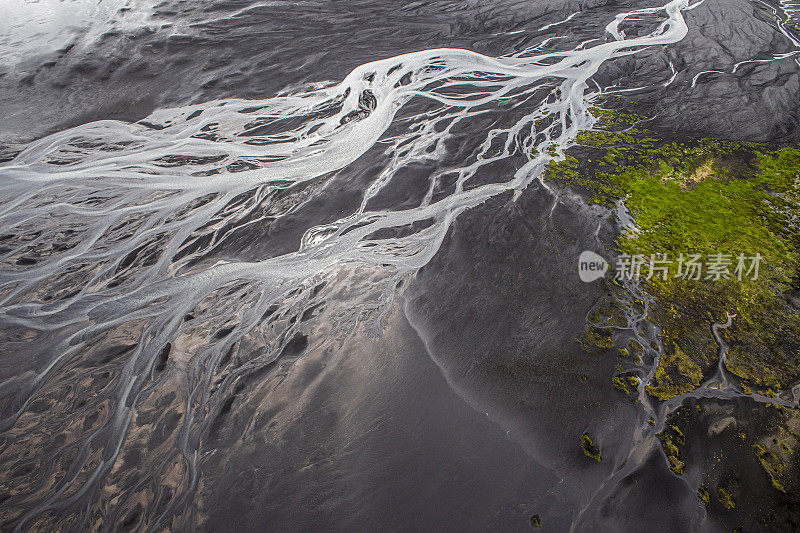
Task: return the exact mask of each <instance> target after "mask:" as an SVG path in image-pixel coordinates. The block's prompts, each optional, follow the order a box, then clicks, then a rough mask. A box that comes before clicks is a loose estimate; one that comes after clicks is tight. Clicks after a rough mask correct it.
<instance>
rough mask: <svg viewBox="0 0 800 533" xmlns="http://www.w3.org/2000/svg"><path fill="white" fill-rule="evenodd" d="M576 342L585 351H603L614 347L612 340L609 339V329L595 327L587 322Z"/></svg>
mask: <svg viewBox="0 0 800 533" xmlns="http://www.w3.org/2000/svg"><path fill="white" fill-rule="evenodd" d="M578 342H579V343H580V344H581V345H582V346H583V348H584V349H585V350H586V351H587V352H598V351H605V350H610V349H611V348H613V347H614V341H613V340H612V339H611V331H610V330H608V329H602V328H597V327H595V326H593V325H591V324H588V325H587V326H586V328H584V330H583V333H582V335H581V338H580V339H578Z"/></svg>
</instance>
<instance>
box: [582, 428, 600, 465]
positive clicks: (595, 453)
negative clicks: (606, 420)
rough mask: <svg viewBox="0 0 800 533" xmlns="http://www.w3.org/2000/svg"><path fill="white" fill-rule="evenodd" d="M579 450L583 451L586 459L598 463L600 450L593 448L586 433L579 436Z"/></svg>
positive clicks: (592, 443) (590, 439)
mask: <svg viewBox="0 0 800 533" xmlns="http://www.w3.org/2000/svg"><path fill="white" fill-rule="evenodd" d="M581 450H583V454H584V455H585V456H586V457H589V458H590V459H594V460H595V461H598V462H600V460H601V457H600V448H598V447H597V446H595V444H594V441H593V440H592V437H591V436H590V435H589V434H588V433H584V434H583V435H581Z"/></svg>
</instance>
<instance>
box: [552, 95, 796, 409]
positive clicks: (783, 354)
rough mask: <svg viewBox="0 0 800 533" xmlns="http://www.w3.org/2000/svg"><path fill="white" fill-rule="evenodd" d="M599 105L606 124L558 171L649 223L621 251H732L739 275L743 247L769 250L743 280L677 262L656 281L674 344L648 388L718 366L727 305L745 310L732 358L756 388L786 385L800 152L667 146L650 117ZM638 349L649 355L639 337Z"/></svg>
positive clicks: (672, 391)
mask: <svg viewBox="0 0 800 533" xmlns="http://www.w3.org/2000/svg"><path fill="white" fill-rule="evenodd" d="M608 103H609V102H604V105H605V104H608ZM612 103H613V102H612ZM591 112H592V114H593V115H594V116H595V117H596V118H597V120H598V123H597V130H596V131H588V132H582V133H581V134H580V135H579V136H578V137H577V139H576V144H577V145H578V146H576V147H575V148H573V149H570V151H569V153H568V154H567V157H566V159H564V160H563V161H560V162H553V163H551V165H550V167H549V168H548V170H547V172H546V179H553V180H561V181H564V182H566V183H568V184H570V185H571V186H573V187H574V188H576V189H578V190H581V191H584V192H586V194H587V196H588V197H589V199H590V201H592V202H596V203H601V204H605V205H611V204H612V203H614V202H616V201H618V200H621V199H622V200H624V203H625V206H626V207H627V208H628V210H629V212H630V214H631V216H632V217H633V219H634V220H635V223H636V226H637V228H638V231H637V232H636V233H627V234H624V235H621V236H620V237H619V239H618V242H617V245H618V249H619V251H620V252H622V253H626V254H644V255H645V256H649V255H650V254H655V253H659V254H662V253H666V254H668V255H669V257H670V258H672V259H673V260H674V259H677V257H678V256H679V254H700V255H701V256H702V257H703V258H707V257H708V256H709V255H710V254H714V253H722V254H726V255H729V256H731V258H732V260H733V264H731V265H730V267H729V268H730V271H731V273H733V271H734V270H735V268H736V263H737V256H738V255H739V254H744V255H745V256H747V257H750V256H752V255H754V254H756V253H758V254H761V255H762V256H763V261H762V263H761V267H760V271H759V278H758V279H757V280H752V279H749V278H748V277H747V275H746V273H744V272H743V274H744V276H743V278H744V279H742V280H738V279H735V276H734V279H728V280H725V279H722V280H706V279H701V280H697V281H695V280H685V279H682V278H679V277H677V278H676V277H675V275H676V274H677V269H678V263H677V261H674V262H673V264H672V265H671V266H670V267H669V270H668V276H667V278H666V279H661V278H659V277H653V278H652V279H650V280H648V281H647V283H646V289H647V290H648V292H649V293H650V294H651V295H653V296H655V297H656V302H657V303H656V305H655V306H653V308H652V316H651V317H650V319H651V320H653V321H654V322H656V323H658V324H659V325H661V326H662V331H663V339H662V340H663V341H664V342H663V344H664V347H665V349H666V351H667V353H666V354H665V356H664V357H662V364H661V365H659V368H658V369H657V372H656V376H655V379H654V382H653V383H650V384H649V385H648V389H647V390H648V392H650V394H652V395H653V396H655V397H656V398H658V399H660V400H666V399H669V398H672V397H674V396H676V395H680V394H685V393H686V392H690V391H691V390H692V389H693V388H694V387H696V386H697V384H698V383H699V380H698V379H697V376H698V375H700V376H702V374H703V373H704V372H706V371H707V370H709V369H711V368H712V366H713V365H714V364H715V363H716V350H717V347H716V344H715V342H714V339H713V337H712V335H711V333H710V331H709V326H710V324H711V323H712V322H715V321H724V319H725V315H724V311H729V312H730V313H732V314H736V315H737V318H736V321H735V327H733V328H730V329H728V330H725V331H724V333H723V334H724V336H725V339H726V342H728V344H729V345H730V349H729V351H728V358H727V363H726V364H727V366H728V369H729V370H730V371H731V373H733V374H734V375H736V376H738V377H739V378H740V380H741V383H742V385H743V386H744V387H751V386H757V387H760V388H761V389H763V391H764V392H766V393H768V389H772V391H773V393H774V391H775V390H778V389H780V388H783V387H785V386H787V385H788V384H790V383H793V382H794V381H796V380H797V379H798V378H800V365H798V364H797V362H796V355H797V354H796V352H797V346H800V313H798V312H797V309H795V308H794V307H792V306H791V305H789V304H787V302H786V300H785V299H784V298H783V297H782V296H781V294H782V293H783V292H786V291H787V290H788V289H789V287H790V284H791V282H792V280H793V279H800V276H798V275H797V272H798V266H799V265H800V259H799V255H800V254H798V249H800V227H799V226H800V225H799V224H798V222H797V221H798V220H800V180H798V176H800V150H797V149H793V148H783V149H779V150H769V149H767V148H765V147H764V146H760V145H756V144H752V143H735V142H726V141H718V140H710V139H705V140H699V141H693V142H690V143H677V142H661V141H659V140H658V139H656V138H655V137H654V136H653V135H651V134H650V133H649V132H648V131H646V130H644V129H641V128H639V127H638V126H637V123H638V122H639V121H641V119H642V118H643V117H641V116H638V115H636V114H632V113H627V112H625V111H619V110H614V109H601V108H598V107H594V108H592V109H591ZM573 154H576V155H578V156H580V157H575V155H573ZM628 352H630V354H631V355H633V356H634V357H636V356H637V355H640V354H637V353H634V350H633V349H632V348H631V346H630V345H629V347H628ZM624 355H625V354H623V356H624ZM675 363H679V364H675Z"/></svg>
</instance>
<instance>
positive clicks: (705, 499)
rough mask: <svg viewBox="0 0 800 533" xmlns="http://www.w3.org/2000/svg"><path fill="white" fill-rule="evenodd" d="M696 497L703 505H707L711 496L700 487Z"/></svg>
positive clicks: (705, 489)
mask: <svg viewBox="0 0 800 533" xmlns="http://www.w3.org/2000/svg"><path fill="white" fill-rule="evenodd" d="M697 496H698V497H699V498H700V501H702V502H703V503H705V504H708V502H710V501H711V494H710V493H709V492H708V489H707V488H705V487H700V488H699V489H697Z"/></svg>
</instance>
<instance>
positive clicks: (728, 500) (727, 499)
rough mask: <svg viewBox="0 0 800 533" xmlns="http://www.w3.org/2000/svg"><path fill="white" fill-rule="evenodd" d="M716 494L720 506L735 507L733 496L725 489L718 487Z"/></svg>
mask: <svg viewBox="0 0 800 533" xmlns="http://www.w3.org/2000/svg"><path fill="white" fill-rule="evenodd" d="M717 495H718V499H719V503H721V504H722V506H723V507H725V508H726V509H733V508H734V507H736V502H735V501H733V497H732V496H731V494H730V492H728V491H727V490H725V489H723V488H722V487H720V488H718V489H717Z"/></svg>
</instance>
